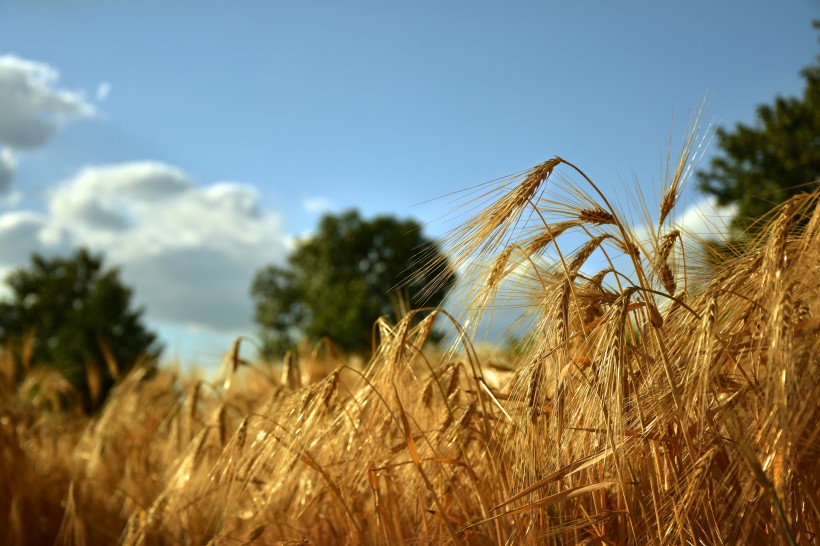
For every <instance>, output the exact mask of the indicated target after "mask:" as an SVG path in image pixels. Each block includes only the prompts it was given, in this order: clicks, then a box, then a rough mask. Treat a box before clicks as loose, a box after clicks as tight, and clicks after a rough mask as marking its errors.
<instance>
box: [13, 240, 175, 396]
mask: <svg viewBox="0 0 820 546" xmlns="http://www.w3.org/2000/svg"><path fill="white" fill-rule="evenodd" d="M6 284H7V285H8V287H9V288H10V290H11V298H10V299H9V300H8V301H3V302H0V343H2V346H3V347H4V348H5V349H6V350H7V351H11V352H12V353H13V355H14V357H15V360H16V361H17V362H18V363H19V365H20V366H27V365H29V364H32V365H43V366H48V367H52V368H54V369H57V370H58V371H60V372H61V373H62V374H63V375H65V377H66V378H67V379H68V380H69V381H71V383H72V384H73V385H74V386H75V388H77V390H78V391H79V393H80V394H81V396H82V400H83V405H84V407H85V409H86V411H93V410H95V409H97V408H98V407H99V406H100V405H101V404H102V402H103V401H104V400H105V397H106V395H107V393H108V391H109V390H110V389H111V387H112V385H113V383H114V380H115V379H116V376H117V375H119V374H121V373H123V372H126V371H128V370H129V369H131V368H132V367H133V366H134V364H135V363H136V362H137V361H139V360H140V359H145V360H146V361H147V362H153V361H155V360H156V359H157V358H158V357H159V354H160V352H161V347H160V345H159V344H158V343H157V341H156V335H155V334H154V333H152V332H150V331H149V330H147V329H146V328H145V326H144V325H143V324H142V321H141V317H142V310H140V309H138V310H134V309H132V307H131V290H130V289H129V288H127V287H125V286H124V285H123V284H122V283H121V281H120V279H119V271H118V270H117V269H105V270H103V262H102V258H101V257H100V256H95V255H92V254H90V253H89V252H88V251H87V250H84V249H83V250H78V251H77V252H75V253H74V254H73V255H72V256H70V257H67V258H52V259H48V258H45V257H43V256H39V255H34V256H32V258H31V264H30V266H29V267H28V268H21V269H18V270H16V271H13V272H12V273H11V274H10V275H9V276H8V277H7V279H6Z"/></svg>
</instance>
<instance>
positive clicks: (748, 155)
mask: <svg viewBox="0 0 820 546" xmlns="http://www.w3.org/2000/svg"><path fill="white" fill-rule="evenodd" d="M814 25H815V28H818V29H820V24H818V22H815V24H814ZM802 75H803V78H804V79H805V81H806V87H805V89H804V92H803V96H802V97H789V98H783V97H777V98H776V99H775V101H774V104H772V105H768V104H763V105H760V106H758V108H757V119H756V122H755V124H754V125H753V126H749V125H745V124H743V123H738V124H737V125H736V126H735V128H734V129H733V130H727V129H724V128H718V130H717V133H716V134H717V144H718V147H719V148H720V152H721V154H720V155H717V156H715V157H714V158H712V160H711V163H710V167H709V169H708V170H706V171H701V172H699V173H698V179H699V182H700V188H701V190H703V191H704V192H706V193H707V194H711V195H713V196H715V197H716V198H717V202H718V204H719V205H722V206H725V205H731V204H735V205H737V207H738V210H737V216H736V218H735V222H734V224H735V227H737V228H740V229H741V230H746V229H748V228H749V226H750V224H751V222H753V221H754V220H756V219H758V218H760V217H761V216H763V215H764V214H765V213H767V212H768V211H769V210H771V209H772V208H774V207H775V206H777V205H778V204H780V203H783V202H784V201H786V200H787V199H788V198H789V197H792V196H793V195H796V194H798V193H801V192H803V191H811V190H813V189H814V188H817V186H818V180H819V179H820V57H818V58H817V60H816V62H815V64H813V65H811V66H808V67H806V68H805V69H803V71H802Z"/></svg>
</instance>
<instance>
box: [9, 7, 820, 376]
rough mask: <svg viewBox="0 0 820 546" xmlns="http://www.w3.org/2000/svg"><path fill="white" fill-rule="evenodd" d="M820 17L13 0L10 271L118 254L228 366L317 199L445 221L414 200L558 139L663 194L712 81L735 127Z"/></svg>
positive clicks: (804, 47) (173, 332)
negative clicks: (678, 144)
mask: <svg viewBox="0 0 820 546" xmlns="http://www.w3.org/2000/svg"><path fill="white" fill-rule="evenodd" d="M816 18H820V3H818V2H817V1H816V0H815V1H808V0H797V1H791V2H767V1H745V2H739V1H730V2H701V1H695V2H687V3H684V4H681V3H666V2H625V3H617V4H616V3H611V2H572V3H570V2H564V3H548V2H503V3H501V2H493V3H491V2H412V3H409V2H408V3H405V4H403V5H399V4H398V3H386V2H345V3H330V2H270V1H267V2H262V1H258V2H257V1H239V2H230V3H229V2H212V1H210V2H209V1H197V2H193V1H186V0H176V1H174V2H167V1H166V2H159V1H153V0H148V1H142V2H120V1H95V0H74V1H71V0H25V1H16V0H0V59H5V60H4V61H3V60H0V191H2V195H0V203H2V204H0V272H5V271H8V270H9V269H10V268H13V267H16V266H19V265H22V264H24V263H25V262H26V261H27V256H28V254H29V253H30V252H31V251H38V252H44V253H47V254H48V253H51V254H59V253H65V252H67V251H69V250H70V249H71V248H73V247H74V246H77V245H78V244H84V245H87V246H90V247H91V248H92V249H95V250H99V251H102V252H105V254H106V256H107V257H108V262H109V263H111V264H112V265H119V266H121V267H122V270H123V276H124V278H125V279H126V281H128V282H129V283H130V284H132V285H133V286H134V287H135V289H136V298H137V300H138V301H139V302H140V303H141V304H144V305H145V306H146V309H147V318H148V320H149V322H150V323H151V325H152V326H154V327H155V328H158V329H159V330H160V332H161V334H162V335H163V338H164V340H165V342H166V345H167V349H168V351H167V356H169V357H177V356H178V357H180V358H181V359H182V360H183V361H184V362H188V363H190V362H198V363H201V364H204V365H209V364H213V363H215V362H217V361H218V360H219V358H220V356H221V353H222V351H223V350H224V349H226V348H227V347H228V344H229V343H230V340H231V339H232V336H234V335H237V334H253V333H254V327H253V325H252V321H251V302H250V300H249V298H248V296H247V289H248V284H249V282H250V279H251V278H252V275H253V272H254V270H255V269H256V268H258V267H261V266H262V265H264V264H266V263H270V262H275V261H281V260H283V258H284V256H285V255H286V253H287V249H288V245H289V244H291V243H292V241H293V239H294V238H295V237H298V236H301V235H304V234H306V233H309V232H310V231H311V230H312V229H313V227H314V226H315V223H316V221H317V219H318V217H319V215H320V213H321V212H322V211H325V210H331V211H338V210H342V209H344V208H347V207H353V206H355V207H358V208H359V209H361V210H362V211H363V212H364V213H365V214H366V215H373V214H377V213H393V214H397V215H401V216H414V217H416V218H418V219H420V220H422V221H424V222H430V223H429V224H428V225H427V228H426V230H427V233H428V234H429V235H434V236H437V235H441V234H442V233H443V232H444V231H445V230H446V229H447V227H449V226H447V225H444V224H442V223H440V222H437V221H435V219H436V218H438V217H439V216H440V215H441V214H442V213H443V212H445V210H446V202H434V203H432V204H424V205H417V204H418V203H421V202H424V201H427V200H429V199H431V198H434V197H437V196H440V195H442V194H445V193H448V192H450V191H454V190H457V189H461V188H464V187H467V186H470V185H473V184H476V183H480V182H483V181H486V180H490V179H493V178H496V177H499V176H502V175H505V174H509V173H511V172H515V171H519V170H522V169H525V168H527V167H530V166H532V165H534V164H536V163H540V162H541V161H543V160H545V159H547V158H548V157H550V156H552V155H556V154H557V155H561V156H563V157H566V158H567V159H569V160H571V161H573V162H574V163H576V164H578V165H580V166H581V167H582V168H584V169H585V171H586V172H587V173H588V174H589V175H590V176H592V178H593V179H595V180H596V181H598V182H599V183H600V184H601V185H602V186H603V187H604V188H605V189H606V190H607V191H609V192H613V193H614V194H615V195H619V194H620V192H621V191H622V189H621V188H623V187H624V186H630V185H632V184H633V183H634V182H633V181H634V180H637V181H638V182H639V183H640V184H641V186H642V187H643V188H645V191H646V194H647V196H648V197H649V198H650V199H651V198H652V196H654V195H656V194H657V193H658V190H657V187H658V184H659V181H660V180H662V167H663V158H664V157H665V154H666V151H667V149H668V140H669V135H670V131H671V134H672V135H673V136H674V137H675V140H676V141H678V140H679V139H680V137H682V135H683V133H684V129H685V126H686V121H687V119H688V117H689V116H690V114H691V113H692V112H693V111H694V110H696V109H697V107H698V105H699V104H700V102H701V101H702V100H703V99H704V98H705V99H706V108H705V111H706V119H707V120H711V121H714V122H715V123H719V124H724V125H732V124H734V123H735V122H737V121H744V122H750V121H752V120H753V116H754V108H755V106H756V105H757V104H760V103H763V102H770V101H771V100H772V98H773V97H774V96H776V95H777V94H781V95H795V94H799V93H800V92H801V90H802V80H801V78H800V76H799V70H800V69H801V68H802V67H804V66H806V65H808V64H810V63H811V62H812V61H813V59H814V57H815V55H816V54H817V53H818V46H817V37H818V36H817V33H816V32H815V31H814V30H813V29H812V27H811V21H812V19H816ZM3 93H5V98H4V95H3ZM4 101H5V102H4ZM4 124H5V125H4ZM707 157H708V154H707ZM4 173H5V174H4ZM3 182H5V184H3ZM692 186H694V185H692ZM693 190H694V188H693V187H690V191H689V192H688V194H687V196H686V198H685V199H684V206H686V205H692V206H694V205H696V204H697V203H698V202H699V201H700V199H701V198H700V197H699V196H698V195H697V194H696V193H695V192H694V191H693Z"/></svg>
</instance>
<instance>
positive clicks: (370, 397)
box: [0, 139, 820, 545]
mask: <svg viewBox="0 0 820 546" xmlns="http://www.w3.org/2000/svg"><path fill="white" fill-rule="evenodd" d="M693 149H694V143H693V141H692V140H691V139H690V140H689V141H687V142H686V145H685V146H684V151H683V153H682V154H681V156H680V159H679V161H678V162H677V163H675V164H673V165H671V168H670V173H669V177H668V179H667V181H666V182H665V183H664V187H663V188H662V195H661V197H660V199H659V202H658V204H657V205H655V206H654V207H649V206H644V205H640V206H637V207H636V208H637V210H638V211H639V213H638V215H637V216H638V220H637V221H633V220H632V219H629V218H627V215H626V214H625V213H624V211H622V210H619V209H618V208H617V207H615V206H614V205H613V204H612V202H611V200H610V199H608V198H607V196H605V195H604V194H603V193H601V192H600V191H599V189H598V186H596V185H595V183H594V182H593V181H592V180H590V179H588V178H587V176H586V175H585V174H584V173H583V171H582V170H581V169H579V168H577V167H576V166H575V165H573V164H572V163H569V162H567V161H565V160H563V159H561V158H557V157H556V158H553V159H551V160H549V161H546V162H544V163H543V164H541V165H538V166H536V167H534V168H532V169H529V170H527V171H524V172H522V173H518V174H516V175H513V176H510V177H507V178H504V179H500V180H496V181H494V182H492V183H488V184H486V185H483V186H478V187H475V188H472V189H471V190H470V191H468V192H465V193H464V194H463V195H462V197H461V200H460V203H461V205H460V208H459V209H458V214H462V215H464V217H465V218H466V220H464V221H463V222H462V223H461V224H460V225H459V226H458V227H456V228H455V229H453V231H452V232H451V234H450V237H449V238H448V239H447V241H446V242H445V247H446V248H447V250H448V252H449V255H450V256H451V259H452V260H453V263H454V264H455V265H456V266H457V267H458V268H459V271H465V272H466V273H465V275H464V284H465V285H466V286H468V287H469V289H468V290H467V291H466V292H465V294H464V295H463V298H464V302H465V308H466V309H467V310H468V311H467V313H466V316H458V317H454V316H452V315H450V314H449V313H448V312H447V311H446V310H445V309H426V310H417V311H414V312H411V313H408V314H407V315H406V316H404V317H403V319H402V320H401V321H399V322H398V323H397V324H393V323H390V322H388V321H387V320H386V319H382V320H380V321H379V322H378V323H377V324H376V325H375V326H374V339H375V345H376V346H375V350H374V354H373V357H372V358H371V359H370V361H369V362H366V363H361V364H357V363H356V362H352V361H348V360H346V359H345V358H344V357H343V356H339V355H338V354H336V353H335V351H334V350H333V346H332V344H331V343H327V344H326V345H324V346H322V347H320V348H319V350H317V351H315V354H313V355H310V354H307V353H305V352H304V351H303V354H300V355H298V357H297V356H296V355H289V356H288V357H287V358H286V362H285V363H283V365H282V366H281V367H279V366H276V367H273V366H269V365H264V364H259V363H249V362H246V361H245V360H243V359H242V355H241V353H242V350H243V341H242V340H237V343H236V345H235V347H234V348H233V350H232V351H230V352H229V354H228V356H227V357H226V360H225V363H224V367H223V370H222V375H221V376H220V377H219V378H218V380H216V381H213V382H209V381H205V380H201V379H196V378H195V377H186V376H183V375H179V374H176V373H173V372H172V371H170V370H167V369H160V370H157V371H150V370H148V369H144V368H140V369H137V370H136V371H134V372H133V373H131V374H130V375H128V376H127V377H125V378H123V379H122V381H121V382H120V384H119V385H118V386H117V387H116V388H115V390H114V391H113V392H112V395H111V397H110V399H109V400H108V402H107V404H106V405H105V407H104V408H103V409H102V411H101V412H100V413H99V414H98V415H96V416H93V417H85V416H82V415H77V414H75V413H73V412H72V411H71V409H70V406H69V408H68V409H64V410H63V411H50V410H49V409H48V408H53V407H56V406H57V405H60V404H63V405H64V404H65V400H70V399H71V392H70V391H71V387H70V385H68V384H67V383H66V381H65V380H62V379H61V378H60V377H59V376H56V375H55V374H54V373H49V372H43V371H36V370H35V371H32V372H30V373H29V374H28V376H27V377H25V378H22V380H21V378H19V377H16V376H15V369H16V368H15V366H14V363H13V362H10V361H9V359H8V358H6V359H5V360H4V361H3V373H2V375H0V490H1V491H2V492H3V493H2V495H0V542H2V543H3V544H9V545H16V544H20V545H22V544H51V543H56V544H72V545H85V544H125V545H136V544H147V545H154V544H156V545H159V544H163V545H165V544H185V545H188V544H203V545H204V544H235V545H241V544H291V545H296V544H317V545H323V544H351V545H352V544H385V545H415V544H451V543H452V544H461V545H468V544H469V545H485V544H486V545H489V544H499V545H506V544H556V545H557V544H561V545H565V544H566V545H570V544H618V545H621V544H623V545H627V544H760V545H776V544H817V543H818V542H820V539H818V536H817V535H818V533H820V405H818V397H819V396H820V346H819V345H820V335H819V334H818V333H819V332H820V208H818V207H817V202H818V199H820V194H818V193H815V194H804V195H800V196H798V197H796V198H794V199H792V200H791V201H789V202H787V203H785V204H784V205H782V206H781V207H780V208H778V209H777V210H776V211H775V213H773V215H772V216H771V217H770V218H767V219H765V220H762V221H761V223H760V228H759V229H758V230H757V231H755V232H754V234H750V235H748V236H747V237H746V238H745V239H744V240H743V242H742V244H740V243H738V244H734V245H729V246H727V247H724V248H721V249H715V250H714V252H713V253H712V256H711V258H710V259H707V258H706V257H704V255H703V253H702V252H700V250H701V249H702V248H704V247H703V243H702V242H701V241H699V240H698V238H697V236H695V235H693V234H689V233H687V232H686V231H685V230H684V229H681V228H678V227H677V226H676V224H675V223H674V221H673V218H674V209H675V205H676V203H677V200H678V197H679V194H680V191H681V185H682V184H683V182H684V179H685V177H686V176H687V175H688V173H689V172H690V170H691V159H692V157H691V156H692V153H693ZM500 306H507V307H508V308H511V309H515V310H517V311H519V314H520V318H519V327H520V328H523V329H524V330H525V331H527V332H528V333H529V334H528V337H527V339H526V343H524V344H523V346H524V350H523V353H522V354H521V356H520V357H517V358H513V357H511V356H508V355H499V354H492V353H490V352H488V351H482V350H479V349H476V348H475V347H474V346H473V345H472V343H471V339H473V337H474V335H475V333H476V328H477V327H476V326H475V325H476V324H477V323H478V322H479V321H480V320H481V319H482V318H485V317H486V316H488V315H489V314H491V313H492V312H493V309H496V308H498V307H500ZM434 325H435V326H436V327H438V328H441V329H445V330H446V329H449V331H451V332H454V334H453V335H451V339H455V340H456V341H455V343H454V344H452V345H447V346H444V347H441V348H439V349H435V348H432V349H431V348H430V347H425V340H426V339H427V337H428V336H429V335H430V332H431V331H432V329H433V327H434Z"/></svg>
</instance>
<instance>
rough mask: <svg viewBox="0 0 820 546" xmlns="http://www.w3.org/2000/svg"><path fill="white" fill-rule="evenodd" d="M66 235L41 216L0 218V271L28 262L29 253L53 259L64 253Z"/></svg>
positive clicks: (11, 214)
mask: <svg viewBox="0 0 820 546" xmlns="http://www.w3.org/2000/svg"><path fill="white" fill-rule="evenodd" d="M68 248H69V238H68V234H67V233H65V232H64V231H63V230H61V229H60V228H59V227H58V226H56V225H54V224H53V223H52V222H51V221H50V219H49V218H48V217H47V216H46V215H43V214H39V213H35V212H29V211H14V212H7V213H6V214H3V215H0V249H2V250H3V251H2V254H0V272H2V273H3V276H4V277H5V275H4V274H5V273H6V272H7V271H8V270H9V269H11V268H13V267H17V266H19V265H22V264H25V263H26V262H28V259H29V257H30V256H31V254H33V253H38V254H42V255H45V256H54V255H57V254H61V253H63V252H65V251H66V250H68Z"/></svg>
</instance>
